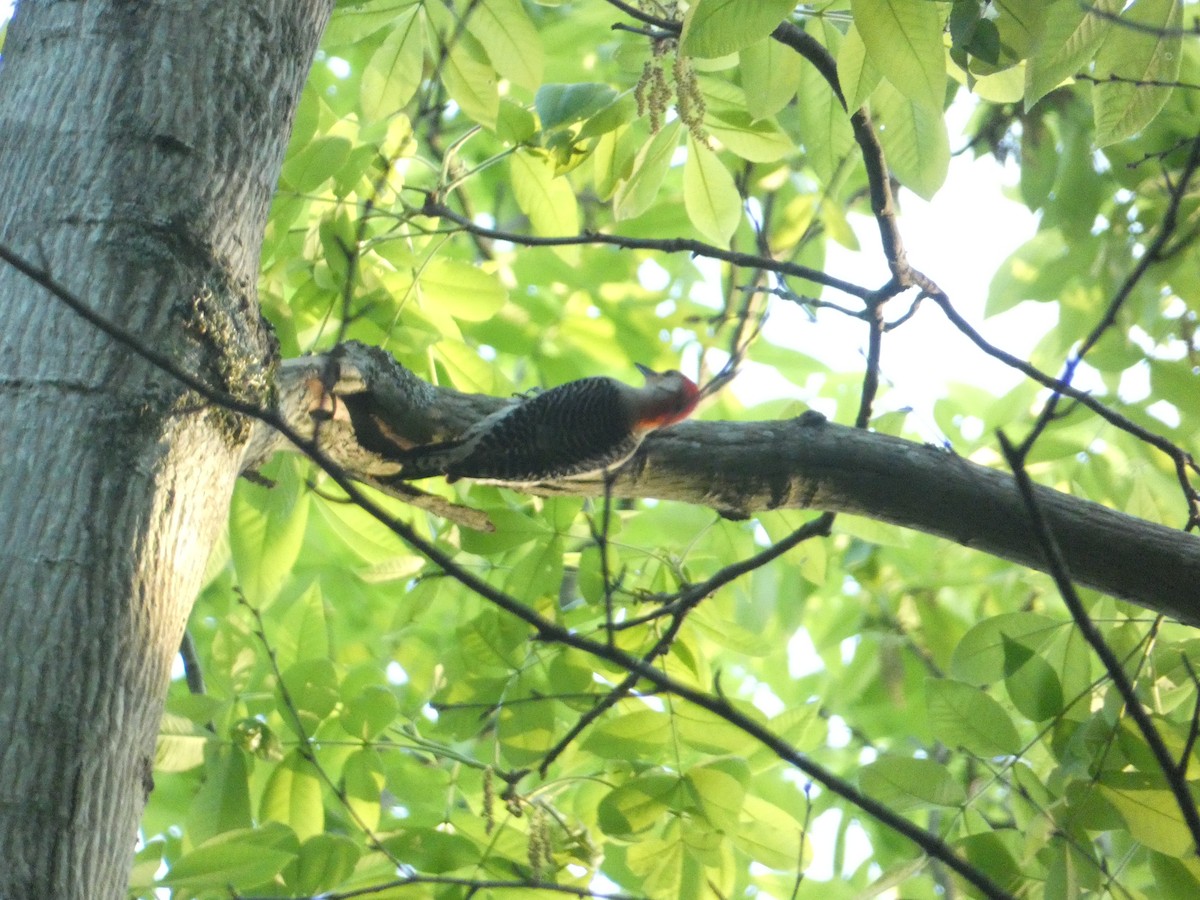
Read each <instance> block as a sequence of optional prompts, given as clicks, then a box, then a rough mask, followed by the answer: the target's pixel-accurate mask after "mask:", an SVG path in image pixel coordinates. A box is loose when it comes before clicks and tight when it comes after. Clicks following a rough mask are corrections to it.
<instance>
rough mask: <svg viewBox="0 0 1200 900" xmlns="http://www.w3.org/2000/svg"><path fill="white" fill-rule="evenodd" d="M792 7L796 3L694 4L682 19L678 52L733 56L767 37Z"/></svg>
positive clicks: (717, 0)
mask: <svg viewBox="0 0 1200 900" xmlns="http://www.w3.org/2000/svg"><path fill="white" fill-rule="evenodd" d="M795 6H796V4H795V0H754V2H753V3H746V2H744V0H696V2H695V3H694V4H692V6H691V8H690V9H688V11H687V15H686V16H684V19H683V33H682V35H681V36H680V42H679V49H680V52H681V53H684V54H686V55H687V56H699V57H715V56H725V55H726V54H728V53H735V52H737V51H738V50H741V49H742V48H743V47H749V46H750V45H751V44H753V43H755V42H756V41H759V40H761V39H763V38H765V37H766V36H767V35H769V34H770V33H771V32H772V31H774V30H775V29H776V28H777V27H778V26H779V23H780V22H782V21H784V20H785V19H786V18H787V17H788V15H789V14H790V13H791V12H792V10H793V9H794V8H795Z"/></svg>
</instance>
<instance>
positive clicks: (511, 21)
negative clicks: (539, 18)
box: [467, 0, 544, 92]
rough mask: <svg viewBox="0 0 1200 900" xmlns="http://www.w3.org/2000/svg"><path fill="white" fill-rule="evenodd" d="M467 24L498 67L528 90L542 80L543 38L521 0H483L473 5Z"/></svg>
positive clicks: (535, 87)
mask: <svg viewBox="0 0 1200 900" xmlns="http://www.w3.org/2000/svg"><path fill="white" fill-rule="evenodd" d="M467 28H468V29H469V30H470V32H471V34H473V35H474V36H475V37H477V38H478V39H479V42H480V43H481V44H482V45H483V46H484V48H485V49H486V50H487V53H488V57H489V58H490V59H491V61H492V65H493V66H495V67H496V71H497V72H499V73H500V74H501V75H503V76H504V77H505V78H507V79H508V80H509V81H511V82H512V83H513V84H516V85H518V86H519V87H522V88H524V89H525V90H527V91H531V92H532V91H536V90H537V88H538V85H540V84H541V83H542V68H543V66H544V60H543V55H544V54H543V52H542V38H541V35H539V34H538V32H537V29H536V28H534V27H533V22H531V21H530V20H529V15H528V14H527V13H526V12H525V8H524V7H523V6H522V5H521V0H481V2H479V3H477V4H475V5H474V6H473V7H472V10H471V14H470V16H469V17H468V18H467Z"/></svg>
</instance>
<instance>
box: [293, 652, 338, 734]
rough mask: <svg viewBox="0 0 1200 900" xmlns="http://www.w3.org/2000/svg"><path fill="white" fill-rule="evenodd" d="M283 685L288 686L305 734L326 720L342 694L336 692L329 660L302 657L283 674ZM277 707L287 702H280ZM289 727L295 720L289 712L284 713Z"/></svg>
mask: <svg viewBox="0 0 1200 900" xmlns="http://www.w3.org/2000/svg"><path fill="white" fill-rule="evenodd" d="M283 685H284V686H286V688H287V693H288V697H289V698H290V699H291V701H292V704H293V705H294V707H295V710H296V713H297V715H299V716H300V722H301V725H302V726H303V728H304V729H305V731H306V732H307V733H308V734H312V731H313V729H314V728H316V726H317V725H318V724H320V722H321V721H322V720H323V719H325V718H326V717H327V716H328V715H329V714H330V713H331V712H333V710H334V707H336V706H337V704H338V701H339V700H340V699H341V695H340V694H339V693H338V677H337V671H336V670H335V669H334V667H333V662H332V661H330V660H329V659H325V658H320V659H305V660H301V661H300V662H298V663H296V664H295V665H293V666H291V667H289V668H288V669H287V671H285V672H284V673H283ZM279 705H280V707H281V708H285V707H286V704H285V703H283V702H282V695H281V702H280V704H279ZM284 721H285V722H287V723H288V727H289V728H292V729H295V728H296V723H295V721H294V719H293V717H292V716H291V715H290V714H287V715H285V716H284Z"/></svg>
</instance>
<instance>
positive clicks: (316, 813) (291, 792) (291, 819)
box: [258, 750, 325, 841]
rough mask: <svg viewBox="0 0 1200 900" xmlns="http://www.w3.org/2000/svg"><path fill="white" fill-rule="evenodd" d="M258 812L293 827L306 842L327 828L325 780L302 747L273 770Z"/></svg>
mask: <svg viewBox="0 0 1200 900" xmlns="http://www.w3.org/2000/svg"><path fill="white" fill-rule="evenodd" d="M258 814H259V817H260V818H261V819H263V820H270V821H274V822H282V823H283V824H284V825H287V826H289V827H290V828H291V829H292V831H294V832H295V833H296V835H297V836H298V837H299V838H300V840H302V841H303V840H307V839H308V838H310V837H312V836H313V835H317V834H320V833H321V832H322V831H324V829H325V807H324V805H323V804H322V802H321V780H320V778H318V776H317V773H316V770H315V769H314V768H313V765H312V763H310V762H309V761H308V760H307V759H305V758H304V757H303V756H301V755H300V752H299V751H298V750H293V751H292V752H291V753H289V754H288V755H287V756H285V757H284V758H283V759H282V760H281V761H280V762H279V764H278V765H277V766H275V768H274V769H273V770H272V771H271V775H270V777H269V778H267V784H266V787H265V788H263V796H262V802H261V803H260V804H259V808H258Z"/></svg>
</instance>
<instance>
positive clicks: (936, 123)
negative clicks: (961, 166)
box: [871, 81, 950, 200]
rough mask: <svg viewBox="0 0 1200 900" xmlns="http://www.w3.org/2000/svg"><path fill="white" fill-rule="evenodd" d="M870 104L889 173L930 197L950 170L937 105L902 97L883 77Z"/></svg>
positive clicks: (947, 140)
mask: <svg viewBox="0 0 1200 900" xmlns="http://www.w3.org/2000/svg"><path fill="white" fill-rule="evenodd" d="M871 108H872V110H873V111H874V112H875V114H876V121H877V127H878V130H879V142H880V143H881V144H882V145H883V149H884V152H885V153H886V154H887V161H888V164H889V165H890V166H891V169H892V174H893V175H895V176H896V178H898V179H899V181H900V183H901V184H903V185H904V186H905V187H906V188H908V189H909V190H910V191H912V192H913V193H914V194H916V195H917V196H919V197H923V198H925V199H926V200H930V199H932V198H933V195H934V194H936V193H937V190H938V188H940V187H941V186H942V184H943V183H944V182H945V181H946V175H947V174H948V173H949V171H950V136H949V135H948V134H947V132H946V120H945V119H944V118H943V117H942V111H941V108H940V107H939V108H937V109H936V110H931V109H930V108H929V107H927V106H925V105H923V104H921V103H918V102H916V101H913V100H909V99H906V98H905V97H903V96H901V95H900V93H899V92H897V91H896V90H895V89H893V88H892V86H891V85H890V84H889V83H888V82H886V81H885V82H881V83H880V85H879V87H878V88H876V90H875V94H874V96H873V97H872V100H871Z"/></svg>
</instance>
